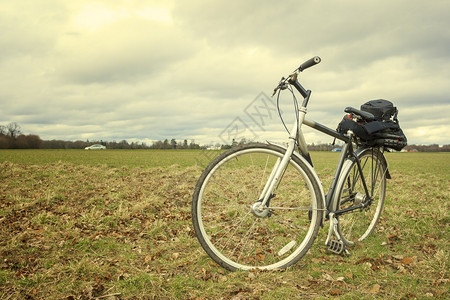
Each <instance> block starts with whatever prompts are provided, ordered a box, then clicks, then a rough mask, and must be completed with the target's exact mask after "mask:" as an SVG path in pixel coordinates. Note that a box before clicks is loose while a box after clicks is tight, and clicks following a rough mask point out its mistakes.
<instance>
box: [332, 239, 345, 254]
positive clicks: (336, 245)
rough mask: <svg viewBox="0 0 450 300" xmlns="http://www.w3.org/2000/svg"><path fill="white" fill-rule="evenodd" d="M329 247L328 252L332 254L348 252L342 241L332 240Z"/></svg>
mask: <svg viewBox="0 0 450 300" xmlns="http://www.w3.org/2000/svg"><path fill="white" fill-rule="evenodd" d="M328 246H329V248H328V251H330V252H332V253H336V254H342V253H344V252H347V251H346V249H345V245H344V243H343V242H340V241H336V240H331V241H330V243H329V245H328Z"/></svg>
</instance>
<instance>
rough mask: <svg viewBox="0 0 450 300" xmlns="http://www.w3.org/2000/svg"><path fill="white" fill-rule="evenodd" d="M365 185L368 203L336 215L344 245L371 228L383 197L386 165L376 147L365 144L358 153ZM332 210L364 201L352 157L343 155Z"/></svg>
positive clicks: (361, 185) (373, 225)
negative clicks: (362, 206)
mask: <svg viewBox="0 0 450 300" xmlns="http://www.w3.org/2000/svg"><path fill="white" fill-rule="evenodd" d="M358 158H359V160H360V163H361V168H362V171H363V174H364V178H365V181H366V185H367V188H368V190H369V194H370V197H371V199H372V201H371V203H370V205H368V206H367V207H365V208H362V209H356V210H352V211H351V212H348V213H345V214H342V215H340V216H339V217H338V221H339V222H338V232H339V234H340V236H341V238H342V240H343V242H344V243H345V244H346V245H347V246H351V245H353V244H354V242H355V241H363V240H364V239H366V238H367V237H368V236H369V235H370V234H371V233H372V232H373V230H374V229H375V227H376V225H377V222H378V219H379V217H380V215H381V212H382V210H383V205H384V200H385V197H386V173H387V165H386V160H385V159H384V156H383V154H382V153H381V152H380V151H379V149H378V148H366V149H363V150H362V151H361V152H359V154H358ZM336 192H337V194H336V195H337V196H335V197H334V198H335V199H334V206H333V209H334V211H338V210H342V209H346V208H349V207H351V206H354V205H358V204H359V203H362V202H364V201H365V200H364V197H365V190H364V186H363V184H362V180H361V176H360V173H359V171H358V165H357V163H356V160H355V159H354V158H350V159H347V160H346V162H345V164H344V167H343V169H342V172H341V175H340V176H339V180H338V183H337V189H336Z"/></svg>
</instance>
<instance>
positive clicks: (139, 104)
mask: <svg viewBox="0 0 450 300" xmlns="http://www.w3.org/2000/svg"><path fill="white" fill-rule="evenodd" d="M449 8H450V4H448V1H434V2H433V5H430V4H429V3H425V2H423V1H418V0H417V1H406V0H402V1H395V2H392V1H377V2H371V3H367V2H361V1H355V0H344V1H327V2H321V1H301V2H298V1H293V0H290V1H285V2H283V3H274V2H272V1H261V0H260V1H256V0H250V1H224V0H217V1H212V2H211V1H200V0H192V1H177V2H175V1H169V2H165V3H161V2H158V1H126V2H123V1H115V2H111V1H96V2H92V1H72V2H67V1H63V2H61V1H51V0H45V1H41V2H40V3H39V4H37V3H36V2H35V1H15V2H9V3H6V4H4V5H2V8H1V9H0V26H2V28H4V29H5V30H4V34H2V36H1V37H0V46H1V47H0V70H1V71H0V103H1V104H2V110H1V111H0V124H5V123H8V122H18V123H19V124H21V125H22V127H23V130H24V131H27V132H29V133H34V134H39V135H40V136H41V137H42V138H45V139H53V138H56V139H80V138H81V139H85V138H89V139H103V140H122V139H129V140H135V139H139V140H146V141H150V140H155V139H165V138H168V139H171V138H176V139H178V140H183V139H185V138H187V139H189V140H190V139H196V140H197V142H200V143H209V142H214V143H215V142H221V138H220V134H221V133H222V132H223V131H224V130H225V129H226V128H227V126H228V125H229V124H230V123H232V122H233V120H235V118H241V119H242V120H243V121H244V122H246V123H248V125H249V126H250V127H251V130H253V131H257V132H256V133H257V135H258V138H260V139H261V140H265V139H271V140H274V139H278V140H280V139H282V138H284V137H285V133H284V129H283V126H282V124H281V123H280V122H279V120H277V119H276V118H274V119H273V120H272V121H273V122H271V123H270V124H267V125H266V126H265V127H264V128H260V127H258V126H257V125H256V124H252V120H251V119H249V118H248V116H247V115H246V114H245V112H244V110H245V108H246V107H247V106H248V105H249V104H250V103H252V101H254V99H255V97H257V96H258V95H259V94H260V93H261V92H264V93H266V94H270V93H271V90H272V89H273V88H274V86H275V85H276V84H277V82H278V81H279V79H280V78H281V76H285V75H287V74H288V73H289V72H290V71H292V70H293V69H294V68H296V67H298V65H299V64H300V63H301V62H303V61H304V60H306V59H308V58H310V57H311V56H313V55H320V56H321V57H322V63H321V64H320V65H318V66H316V67H314V68H312V69H310V70H307V71H306V72H304V73H302V74H301V76H300V80H301V82H302V83H303V84H304V86H305V88H308V89H311V90H312V91H313V94H312V98H311V101H310V105H309V107H308V118H310V119H314V120H315V121H319V122H321V123H323V124H325V125H327V126H329V127H331V128H335V127H336V126H337V123H338V122H339V121H340V119H341V118H342V115H343V109H344V108H345V107H346V106H354V107H359V106H360V105H361V104H362V103H364V102H366V101H368V100H371V99H378V98H384V99H388V100H391V101H393V102H394V104H395V105H396V106H397V107H398V108H399V110H400V115H399V116H400V121H401V124H402V127H403V128H405V132H406V133H407V135H408V139H409V141H410V142H411V143H439V144H448V143H450V138H449V136H448V135H445V134H438V132H439V131H438V130H440V131H442V132H449V130H450V127H449V125H448V124H447V123H448V122H447V119H448V118H447V116H446V114H445V112H447V111H449V104H448V103H449V101H448V100H449V96H448V95H449V94H450V88H449V86H448V78H449V77H450V59H449V52H448V49H449V47H450V29H449V28H450V21H449V19H448V17H447V15H446V12H447V11H448V9H449ZM281 100H282V108H283V111H284V116H285V118H286V119H287V122H290V121H289V120H292V102H291V98H290V96H289V95H287V94H286V95H283V97H282V99H281ZM437 129H438V130H437ZM250 134H251V133H250ZM306 138H307V141H308V142H317V141H319V140H320V141H323V142H325V141H328V139H329V138H328V137H326V136H324V135H323V134H320V133H319V134H318V133H316V132H313V131H308V132H307V134H306ZM329 141H331V139H330V140H329Z"/></svg>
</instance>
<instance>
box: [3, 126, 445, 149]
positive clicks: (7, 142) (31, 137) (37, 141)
mask: <svg viewBox="0 0 450 300" xmlns="http://www.w3.org/2000/svg"><path fill="white" fill-rule="evenodd" d="M246 143H247V141H246V140H245V139H242V140H240V141H237V140H235V139H233V142H232V144H231V145H220V144H216V145H215V146H214V149H230V148H233V147H235V146H239V145H243V144H246ZM93 144H101V145H103V146H105V147H106V148H107V149H206V148H208V146H200V145H199V144H197V143H195V141H194V140H191V141H190V142H189V141H188V140H187V139H184V140H183V141H180V142H178V141H177V140H176V139H171V140H168V139H165V140H163V141H154V142H153V143H152V144H151V145H147V144H145V143H137V142H131V143H129V142H128V141H126V140H122V141H120V142H116V141H112V142H111V141H102V140H100V141H89V140H87V141H81V140H78V141H64V140H42V139H41V138H40V137H39V136H38V135H35V134H28V135H25V134H23V133H22V131H21V127H20V125H19V124H17V123H16V122H11V123H9V124H7V125H5V126H3V125H0V149H84V148H86V147H88V146H91V145H93ZM336 147H337V146H335V145H331V144H319V145H314V144H312V145H309V146H308V149H309V150H311V151H331V150H332V149H334V148H336ZM405 150H407V151H419V152H450V145H443V146H439V145H437V144H434V145H408V146H406V147H405Z"/></svg>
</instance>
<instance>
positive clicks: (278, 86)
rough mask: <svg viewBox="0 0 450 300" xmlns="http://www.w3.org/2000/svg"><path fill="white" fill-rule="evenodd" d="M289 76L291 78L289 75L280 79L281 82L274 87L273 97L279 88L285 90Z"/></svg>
mask: <svg viewBox="0 0 450 300" xmlns="http://www.w3.org/2000/svg"><path fill="white" fill-rule="evenodd" d="M289 78H290V77H288V78H284V77H282V78H281V80H280V82H279V83H278V85H277V87H276V88H274V89H273V94H272V97H273V96H274V95H275V94H276V93H277V91H278V90H285V89H287V84H286V81H287V80H288V79H289Z"/></svg>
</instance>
